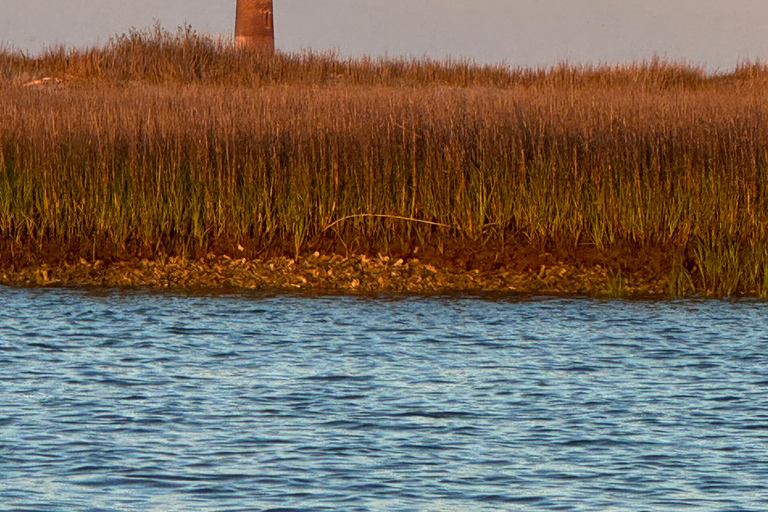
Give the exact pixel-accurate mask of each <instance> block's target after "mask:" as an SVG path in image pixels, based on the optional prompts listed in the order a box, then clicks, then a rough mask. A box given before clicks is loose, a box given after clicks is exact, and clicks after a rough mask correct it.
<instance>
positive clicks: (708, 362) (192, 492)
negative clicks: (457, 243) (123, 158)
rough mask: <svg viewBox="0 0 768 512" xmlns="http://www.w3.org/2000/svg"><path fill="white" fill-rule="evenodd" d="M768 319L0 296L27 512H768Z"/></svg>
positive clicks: (420, 301)
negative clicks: (680, 511)
mask: <svg viewBox="0 0 768 512" xmlns="http://www.w3.org/2000/svg"><path fill="white" fill-rule="evenodd" d="M766 320H768V314H766V312H765V309H764V306H763V305H762V304H760V303H750V302H734V303H729V302H696V301H685V302H683V301H681V302H601V301H593V300H563V299H551V300H528V301H515V300H482V299H477V298H440V297H434V298H386V297H380V298H365V297H325V298H324V297H314V298H311V297H301V296H295V297H292V296H278V297H269V296H263V297H259V296H234V295H233V296H193V295H153V294H149V293H130V292H110V293H100V294H89V293H87V292H82V291H72V290H53V291H52V290H45V291H41V290H17V289H4V290H2V291H0V397H2V403H3V408H2V409H1V410H0V474H2V475H3V480H2V483H0V500H2V502H3V503H4V504H6V506H7V507H9V508H10V509H13V510H24V509H27V510H42V511H44V510H56V511H58V510H64V509H88V510H137V511H138V510H142V511H144V510H189V509H194V510H206V511H219V510H222V511H223V510H268V509H284V510H313V511H316V510H334V511H337V510H350V511H355V510H360V511H362V510H366V511H367V510H403V511H405V510H473V511H474V510H530V509H536V510H616V511H622V510H626V511H630V510H633V511H634V510H639V509H652V510H673V509H676V508H687V509H688V510H708V511H709V510H760V509H761V508H762V507H763V506H764V500H765V496H768V486H766V484H765V483H764V482H765V481H768V455H766V453H768V452H767V451H766V441H768V421H767V420H768V408H767V407H766V406H767V405H768V403H767V402H768V398H767V397H768V394H767V392H768V378H767V377H766V375H768V350H766V349H768V328H766V325H768V323H766Z"/></svg>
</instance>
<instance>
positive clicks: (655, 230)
mask: <svg viewBox="0 0 768 512" xmlns="http://www.w3.org/2000/svg"><path fill="white" fill-rule="evenodd" d="M46 77H50V78H53V79H55V80H48V81H45V82H35V81H36V80H39V79H42V78H46ZM766 82H768V70H767V69H765V68H763V67H761V66H759V65H754V66H743V67H741V68H739V69H737V70H736V71H735V72H733V73H731V74H728V75H717V76H710V75H707V74H705V73H704V72H702V71H701V70H699V69H696V68H692V67H687V66H684V65H676V64H672V63H665V62H656V61H654V62H648V63H636V64H631V65H627V66H620V67H594V68H590V67H569V66H559V67H556V68H553V69H548V70H530V69H529V70H526V69H509V68H505V67H501V66H485V67H484V66H475V65H472V64H471V63H465V62H457V63H440V62H433V61H425V60H343V59H338V58H334V57H333V56H327V55H326V56H323V55H312V54H301V55H282V54H278V55H276V56H263V55H258V54H254V53H249V52H246V51H240V50H236V49H235V48H233V47H231V46H229V45H227V44H224V43H221V42H217V41H213V40H209V39H205V38H201V37H198V36H196V35H195V34H193V33H191V32H190V31H186V32H184V31H182V32H180V33H179V34H174V35H169V34H166V33H163V32H161V31H155V32H148V33H134V34H129V35H126V36H124V37H121V38H117V39H116V40H115V41H113V42H112V43H111V44H110V45H108V46H107V47H104V48H93V49H86V50H66V49H58V50H51V51H49V52H47V53H45V54H43V55H41V56H39V57H28V56H24V55H20V54H18V53H13V52H10V51H7V50H6V51H5V52H0V257H1V258H2V262H3V263H2V264H3V265H4V267H6V268H13V269H15V268H19V267H22V266H24V265H31V264H40V263H45V264H48V265H56V264H63V263H65V262H72V261H80V259H85V260H87V261H96V260H106V261H118V260H128V259H132V258H135V259H142V258H150V259H151V258H156V257H157V256H158V255H161V254H162V255H178V256H184V257H188V258H196V257H202V256H205V255H207V254H210V253H216V254H222V253H228V254H231V255H237V256H239V255H243V256H245V257H248V258H255V257H272V256H290V257H292V258H294V259H295V258H296V257H297V256H300V255H302V254H305V255H306V254H311V253H313V252H315V251H316V250H317V251H320V252H321V253H323V254H331V253H337V254H343V255H347V256H348V255H354V254H358V253H364V254H369V255H377V254H378V253H381V254H391V255H393V256H394V257H397V258H399V257H404V258H406V259H407V258H409V257H411V258H413V257H415V256H416V255H418V257H419V258H420V259H421V260H422V261H423V262H425V263H435V264H439V265H440V266H442V267H451V268H455V269H464V270H472V269H479V270H482V271H494V272H497V271H504V270H509V271H517V272H531V271H536V272H538V273H542V272H544V271H545V268H546V267H550V268H551V267H552V266H553V265H560V264H563V265H570V266H572V267H584V268H587V267H590V268H591V267H595V266H598V265H599V266H600V268H603V269H607V271H606V272H607V273H606V275H607V278H606V279H607V281H606V286H607V287H613V288H616V290H615V291H616V294H620V293H621V288H622V286H623V282H624V278H623V277H622V276H633V275H640V274H643V275H646V274H648V275H653V276H656V278H655V281H658V280H659V279H661V280H662V281H663V282H665V283H666V286H665V290H666V291H667V292H668V293H670V294H690V293H698V294H713V295H740V294H746V295H759V296H765V295H766V294H768V236H767V233H766V229H767V226H768V197H766V193H767V192H768V190H766V187H767V186H768V124H766V120H767V119H768V93H766V88H765V85H766ZM30 83H33V84H35V83H37V85H28V84H30ZM659 276H661V277H659Z"/></svg>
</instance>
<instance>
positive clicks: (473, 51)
mask: <svg viewBox="0 0 768 512" xmlns="http://www.w3.org/2000/svg"><path fill="white" fill-rule="evenodd" d="M235 3H236V0H0V41H4V42H6V43H7V44H10V45H11V46H13V47H15V48H19V49H23V50H27V51H31V52H38V51H39V50H40V49H41V48H42V47H43V46H45V45H50V44H54V43H66V44H68V45H78V46H79V45H86V44H94V43H104V42H106V41H107V40H108V39H109V36H110V35H112V34H115V33H121V32H124V31H126V30H127V29H130V28H131V27H137V28H144V27H147V26H149V25H151V24H153V22H154V20H159V21H160V22H161V23H162V24H163V26H165V27H166V28H175V27H177V26H180V25H182V24H184V23H189V24H191V25H192V26H193V27H195V28H196V29H198V30H199V31H201V32H205V33H209V34H220V35H223V36H227V37H230V36H231V34H232V30H233V27H234V11H235ZM275 24H276V27H277V46H278V47H279V48H281V49H283V50H288V51H293V50H300V49H303V48H313V49H316V50H325V49H329V48H335V49H337V50H339V51H340V52H341V53H342V54H344V55H359V54H370V55H385V54H388V55H415V56H422V55H429V56H432V57H438V58H439V57H444V56H447V55H450V56H454V57H469V58H472V59H475V60H477V61H481V62H497V61H506V62H508V63H509V64H512V65H526V66H541V65H544V66H546V65H552V64H555V63H557V62H558V61H561V60H566V59H567V60H569V61H571V62H618V61H628V60H633V59H642V58H649V57H652V56H653V55H654V54H658V55H660V56H663V57H667V58H670V59H674V60H687V61H690V62H692V63H694V64H702V65H705V66H706V67H707V69H709V70H710V71H715V70H717V69H721V70H726V69H729V68H732V67H733V66H734V65H735V64H736V63H737V62H739V61H744V60H748V59H749V60H754V59H761V60H768V1H767V0H275Z"/></svg>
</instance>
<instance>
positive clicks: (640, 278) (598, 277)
mask: <svg viewBox="0 0 768 512" xmlns="http://www.w3.org/2000/svg"><path fill="white" fill-rule="evenodd" d="M667 283H668V277H667V276H664V275H653V274H651V273H650V272H648V271H640V272H633V273H630V274H628V275H622V274H621V273H614V272H612V271H611V270H609V269H608V268H607V267H605V266H602V265H593V266H578V265H572V264H567V263H555V264H552V265H550V266H546V265H542V266H541V267H540V268H539V269H538V271H537V270H535V269H528V270H510V269H507V268H504V267H502V268H500V269H497V270H480V269H473V270H468V271H467V270H459V269H455V268H447V267H438V266H435V265H432V264H429V263H424V262H422V261H420V260H419V259H418V258H409V259H400V258H398V259H395V258H390V257H388V256H378V257H374V258H371V257H367V256H365V255H357V256H352V257H349V258H346V257H342V256H340V255H321V254H320V253H317V252H316V253H314V254H313V255H310V256H306V257H300V258H298V259H292V258H287V257H273V258H267V259H246V258H240V259H234V258H231V257H229V256H223V255H208V256H207V257H204V258H199V259H189V258H183V257H159V258H157V259H156V260H147V259H143V260H138V259H137V260H131V261H115V262H104V261H100V260H97V261H96V262H95V263H91V262H88V261H86V260H84V259H81V260H80V261H79V262H76V263H73V264H63V265H56V266H51V265H48V264H31V265H28V266H25V267H23V268H19V269H8V268H5V269H0V285H4V286H27V287H67V286H98V287H108V288H111V287H115V288H117V287H129V288H133V287H135V288H149V289H177V290H184V289H186V290H211V289H219V290H227V291H266V292H276V293H292V292H319V293H342V294H347V293H353V294H358V293H377V292H391V293H409V294H424V295H432V294H436V293H437V294H440V293H480V292H502V293H511V294H519V295H529V296H545V295H581V296H590V297H602V298H670V297H672V296H673V295H672V294H670V293H669V292H668V284H667Z"/></svg>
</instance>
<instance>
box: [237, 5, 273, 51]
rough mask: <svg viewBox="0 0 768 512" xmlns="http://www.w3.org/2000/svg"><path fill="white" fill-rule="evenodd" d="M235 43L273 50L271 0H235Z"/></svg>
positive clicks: (261, 49)
mask: <svg viewBox="0 0 768 512" xmlns="http://www.w3.org/2000/svg"><path fill="white" fill-rule="evenodd" d="M235 44H236V45H237V46H239V47H247V48H254V49H256V50H260V51H263V52H265V53H274V51H275V25H274V17H273V10H272V0H237V15H236V18H235Z"/></svg>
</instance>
